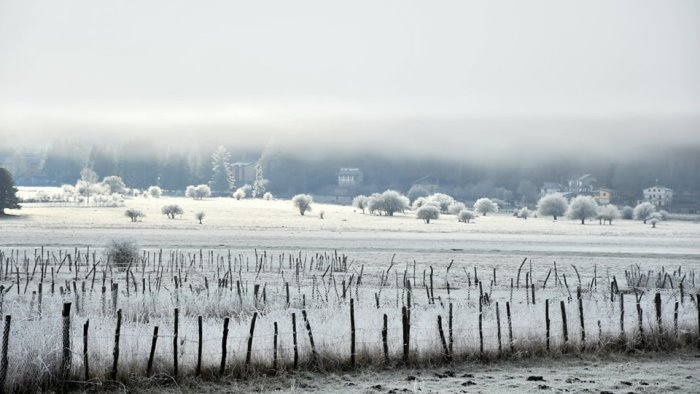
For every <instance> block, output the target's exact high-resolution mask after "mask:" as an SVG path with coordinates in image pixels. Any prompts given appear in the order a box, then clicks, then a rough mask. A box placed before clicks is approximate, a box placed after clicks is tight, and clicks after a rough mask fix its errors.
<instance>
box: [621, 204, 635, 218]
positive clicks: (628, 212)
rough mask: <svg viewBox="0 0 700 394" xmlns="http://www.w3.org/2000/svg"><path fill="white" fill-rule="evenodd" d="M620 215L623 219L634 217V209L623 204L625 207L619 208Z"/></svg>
mask: <svg viewBox="0 0 700 394" xmlns="http://www.w3.org/2000/svg"><path fill="white" fill-rule="evenodd" d="M620 215H621V216H622V218H623V219H625V220H632V219H634V209H633V208H632V207H630V206H629V205H625V207H624V208H622V209H621V210H620Z"/></svg>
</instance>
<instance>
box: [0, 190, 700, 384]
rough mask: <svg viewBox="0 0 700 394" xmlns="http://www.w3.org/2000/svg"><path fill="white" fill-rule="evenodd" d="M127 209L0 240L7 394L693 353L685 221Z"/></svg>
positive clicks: (72, 212)
mask: <svg viewBox="0 0 700 394" xmlns="http://www.w3.org/2000/svg"><path fill="white" fill-rule="evenodd" d="M33 192H36V191H31V190H26V189H23V190H22V192H21V194H22V195H25V196H26V195H27V193H33ZM125 204H126V207H113V208H110V207H101V206H80V205H77V206H70V205H65V204H62V203H58V204H57V205H58V206H51V204H47V203H43V204H42V203H34V204H32V203H29V204H24V206H23V208H22V211H21V212H22V216H18V217H15V218H13V219H10V220H5V221H2V222H1V223H0V225H1V226H2V233H3V245H2V248H0V256H1V257H2V261H3V265H2V269H1V270H0V281H1V282H2V297H1V298H0V300H1V303H0V308H2V314H3V315H5V316H10V317H9V318H6V320H5V321H4V323H3V327H4V329H5V331H4V334H5V339H6V340H7V341H6V342H5V347H4V351H5V353H3V354H4V355H6V356H7V357H6V358H3V364H2V368H0V375H1V376H0V377H1V378H2V379H3V380H2V382H3V384H4V387H5V388H6V389H8V390H13V391H24V390H27V391H32V390H37V389H43V390H46V389H53V388H61V387H63V388H74V389H88V388H98V387H102V388H107V387H110V385H111V384H112V383H111V382H121V383H123V384H126V385H127V386H128V387H130V386H132V385H142V384H144V383H145V384H147V385H151V386H152V387H154V388H155V387H157V386H160V385H163V384H165V385H166V386H167V385H169V384H172V383H168V382H173V381H177V382H180V384H185V383H184V382H190V383H189V384H191V382H194V381H197V380H198V379H203V380H204V381H212V382H225V381H228V380H229V379H234V378H235V379H239V378H241V379H245V380H249V379H257V378H259V377H260V376H270V377H272V376H288V375H289V374H294V373H295V371H317V372H318V373H321V374H327V373H336V372H340V371H354V370H357V371H362V370H364V369H365V368H367V367H370V366H371V367H372V368H382V369H386V370H389V371H391V370H397V369H396V368H398V370H400V369H403V368H426V367H431V366H432V367H434V366H436V365H441V364H442V365H446V366H449V365H451V364H454V363H460V362H464V361H470V360H472V361H477V362H489V363H490V362H497V360H502V361H505V360H511V359H515V360H518V359H523V358H535V359H543V358H544V359H546V358H550V357H560V356H562V355H566V354H577V353H584V354H586V353H592V354H614V353H626V352H630V351H634V352H669V351H681V352H682V351H683V350H684V349H686V350H687V349H694V348H695V347H696V346H698V343H699V340H700V309H699V308H698V291H699V290H698V287H699V286H700V284H699V283H698V282H700V278H696V274H697V271H698V269H699V268H700V265H699V263H698V254H700V250H699V249H700V248H699V247H698V245H697V242H696V240H697V239H698V237H699V236H700V229H699V226H698V225H697V223H694V222H687V221H674V220H670V221H663V222H660V223H658V224H657V226H656V227H655V228H653V227H652V226H650V225H648V224H647V225H645V224H644V223H643V222H642V221H639V220H619V221H615V222H614V224H612V225H607V224H605V225H601V224H598V223H597V222H594V223H589V224H587V225H585V226H581V224H580V222H578V221H576V220H566V219H559V220H557V221H554V220H553V219H552V218H551V217H546V218H545V217H530V218H528V219H522V218H517V217H514V216H512V215H511V214H505V213H500V214H491V215H487V216H478V217H476V218H475V219H473V220H470V222H469V223H464V222H461V221H460V220H459V215H458V212H457V213H455V214H450V213H446V214H442V215H440V216H439V218H438V219H435V220H432V221H430V224H426V223H425V221H421V220H419V219H418V218H416V215H415V213H414V212H413V211H410V210H406V211H405V212H403V213H402V212H397V213H394V215H393V216H380V215H378V214H374V215H372V214H370V213H369V212H366V213H364V214H363V213H362V212H361V210H360V209H358V208H353V207H349V206H338V205H324V204H317V203H313V202H312V203H311V204H312V205H311V207H312V210H311V212H309V213H307V214H306V215H304V216H302V215H300V214H299V209H298V207H297V206H295V204H294V203H293V202H292V201H290V200H276V199H269V200H265V199H250V198H243V199H240V200H236V199H231V198H203V199H201V200H200V199H193V198H173V197H164V196H158V197H157V198H156V197H133V198H131V197H130V198H127V199H126V200H125ZM170 206H177V207H180V210H181V213H176V214H175V215H174V219H173V218H171V215H170V213H169V212H168V213H164V211H163V209H162V208H163V207H170ZM126 210H138V211H140V212H141V213H143V215H144V216H143V217H142V218H140V219H139V220H137V221H135V222H132V221H131V220H129V219H128V218H125V217H124V211H126ZM320 211H323V212H324V217H323V219H321V218H320V217H319V212H320ZM199 212H205V213H206V214H207V215H206V216H205V217H204V218H203V220H202V224H199V220H198V217H197V213H199ZM112 241H114V242H116V245H115V244H111V242H112ZM38 337H41V338H44V339H45V340H41V341H38V340H36V338H38ZM193 379H195V380H193Z"/></svg>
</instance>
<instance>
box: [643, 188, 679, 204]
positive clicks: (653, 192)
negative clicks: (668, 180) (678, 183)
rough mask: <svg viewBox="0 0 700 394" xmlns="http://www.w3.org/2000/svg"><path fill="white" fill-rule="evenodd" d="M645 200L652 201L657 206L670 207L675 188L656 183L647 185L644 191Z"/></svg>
mask: <svg viewBox="0 0 700 394" xmlns="http://www.w3.org/2000/svg"><path fill="white" fill-rule="evenodd" d="M642 194H643V196H644V201H645V202H650V203H652V204H654V205H656V206H657V207H669V206H671V204H672V203H673V190H672V189H670V188H668V187H664V186H660V185H656V186H651V187H647V188H646V189H644V190H643V191H642Z"/></svg>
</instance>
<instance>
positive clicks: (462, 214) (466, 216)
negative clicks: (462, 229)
mask: <svg viewBox="0 0 700 394" xmlns="http://www.w3.org/2000/svg"><path fill="white" fill-rule="evenodd" d="M475 217H476V215H475V214H474V212H473V211H470V210H468V209H463V210H461V211H459V215H458V216H457V219H458V220H459V221H460V222H462V223H470V222H471V221H472V219H474V218H475Z"/></svg>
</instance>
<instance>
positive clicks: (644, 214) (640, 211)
mask: <svg viewBox="0 0 700 394" xmlns="http://www.w3.org/2000/svg"><path fill="white" fill-rule="evenodd" d="M654 212H656V206H654V204H652V203H650V202H643V203H641V204H639V205H637V206H636V207H634V218H635V219H637V220H641V221H642V222H644V224H647V220H649V217H650V216H651V214H652V213H654Z"/></svg>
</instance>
